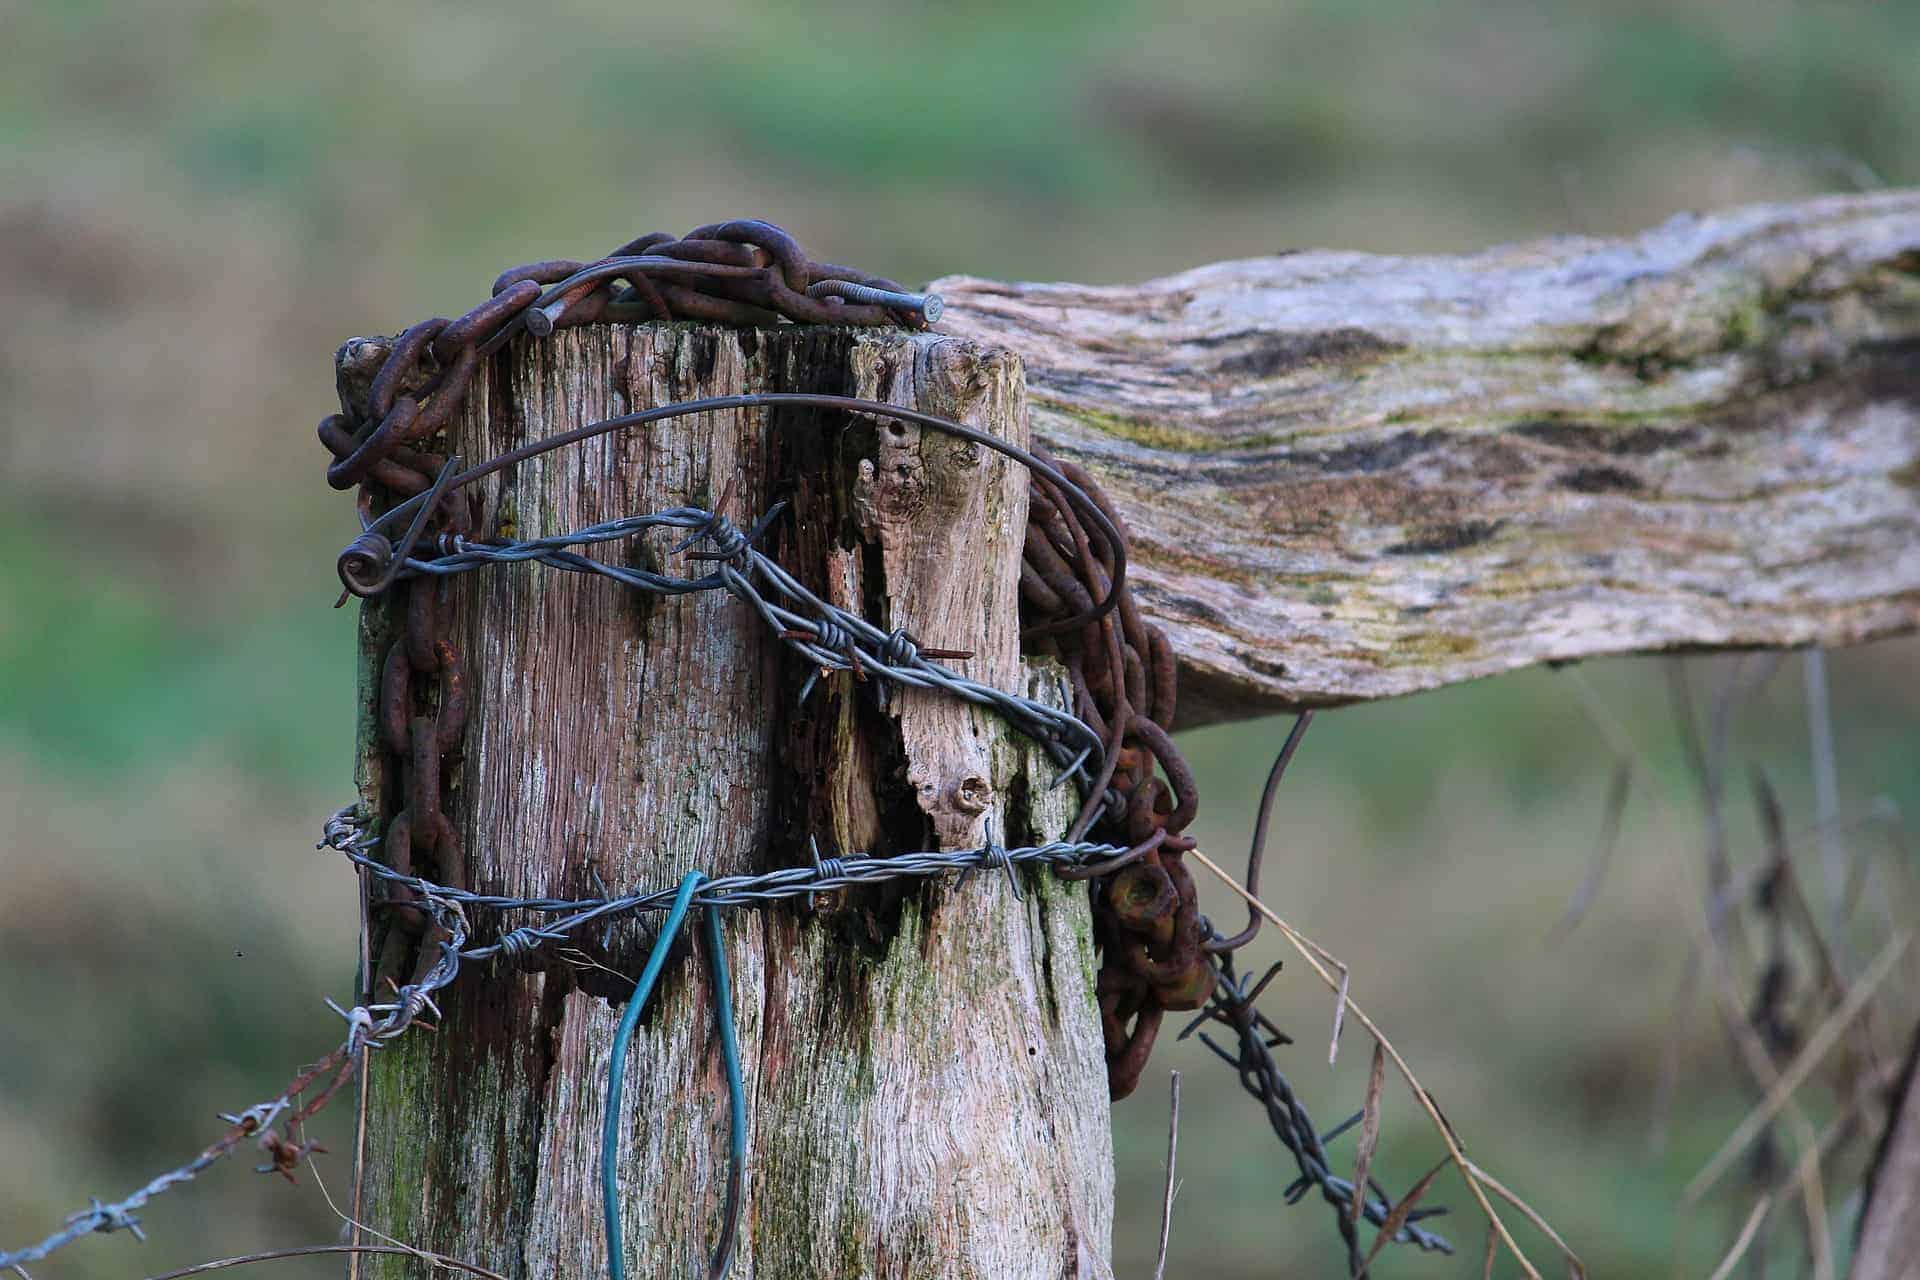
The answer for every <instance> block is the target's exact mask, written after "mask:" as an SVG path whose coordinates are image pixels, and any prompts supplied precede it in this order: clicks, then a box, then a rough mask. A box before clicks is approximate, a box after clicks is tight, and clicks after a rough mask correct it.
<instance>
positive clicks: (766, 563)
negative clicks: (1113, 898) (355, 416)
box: [398, 495, 1105, 785]
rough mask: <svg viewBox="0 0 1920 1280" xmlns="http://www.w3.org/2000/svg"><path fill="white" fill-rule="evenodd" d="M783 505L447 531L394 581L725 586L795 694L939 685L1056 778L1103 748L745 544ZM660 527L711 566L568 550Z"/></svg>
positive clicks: (1074, 771) (1037, 705)
mask: <svg viewBox="0 0 1920 1280" xmlns="http://www.w3.org/2000/svg"><path fill="white" fill-rule="evenodd" d="M724 496H725V495H723V497H724ZM715 505H716V507H718V506H722V505H724V503H716V504H715ZM784 509H785V504H784V503H782V504H776V505H775V506H774V507H773V508H772V509H771V510H769V511H768V512H767V513H766V514H765V515H763V516H761V517H760V519H759V520H757V521H755V522H754V524H753V526H752V527H751V529H750V530H749V531H748V532H745V533H742V532H741V531H740V530H739V529H738V528H737V527H735V525H734V523H733V521H732V520H730V519H728V518H727V516H726V515H725V514H724V513H722V512H720V511H717V510H716V511H707V510H704V509H702V508H700V507H674V508H669V509H668V510H665V511H657V512H653V513H651V514H647V515H639V516H628V517H626V518H624V519H620V520H612V521H607V522H605V523H602V524H596V525H589V526H587V527H586V528H583V529H580V530H577V531H575V532H572V533H564V534H557V535H553V536H551V537H545V538H534V539H526V540H516V539H501V540H497V541H491V542H477V541H473V540H470V539H467V538H464V537H460V536H458V535H449V536H448V537H447V538H446V539H445V545H446V549H447V554H446V555H444V556H439V557H435V558H430V559H429V558H416V557H409V558H407V560H406V561H405V562H404V568H402V569H401V571H400V573H399V574H398V580H400V581H405V580H406V579H407V578H408V577H417V576H426V575H431V576H436V577H446V576H450V575H453V574H459V573H467V572H471V571H472V570H475V569H480V568H485V567H488V566H491V565H501V564H517V563H521V562H524V561H528V560H533V561H538V562H539V563H541V564H544V565H546V566H548V567H549V568H553V569H559V570H562V571H565V572H570V573H585V574H595V575H599V576H601V577H605V578H609V579H611V580H613V581H615V582H618V583H620V584H621V585H623V586H626V587H630V588H632V589H633V590H636V591H640V592H643V593H647V594H655V595H676V596H677V595H690V594H693V593H695V592H700V591H713V590H724V591H727V592H728V593H730V594H732V595H733V596H734V597H736V598H737V599H739V600H742V601H744V602H745V603H746V604H747V605H749V606H750V607H751V608H752V609H753V611H754V612H755V613H756V614H758V615H759V617H760V619H761V621H763V622H764V623H766V625H767V627H768V628H769V629H770V630H771V631H773V632H774V634H775V635H776V636H778V637H779V638H780V639H781V640H782V641H783V642H784V643H785V644H786V645H787V646H788V647H789V648H791V649H793V650H794V651H795V652H796V653H798V654H800V655H801V656H802V657H804V658H805V659H806V660H807V661H808V662H809V663H810V664H811V665H812V666H813V667H814V669H815V674H814V676H811V677H809V679H808V680H807V682H806V684H804V685H803V686H802V687H801V691H800V697H801V700H802V701H805V699H806V697H807V695H808V694H810V693H811V692H812V690H813V688H814V685H815V683H816V681H817V678H818V673H819V672H821V671H850V672H853V673H854V674H855V675H857V676H859V677H861V678H867V677H872V678H875V679H878V680H881V681H885V682H891V683H894V684H899V685H905V686H908V687H911V688H917V689H937V690H939V691H941V692H943V693H947V694H950V695H952V696H954V697H956V698H960V699H962V700H964V701H967V702H971V703H973V704H975V705H976V706H983V707H988V708H990V709H992V710H993V711H996V712H998V713H999V715H1000V716H1001V717H1002V718H1004V719H1005V720H1006V721H1007V722H1008V723H1010V724H1011V725H1013V727H1014V728H1016V729H1017V730H1019V731H1020V732H1021V733H1023V734H1025V735H1026V736H1027V737H1028V738H1031V739H1032V740H1033V741H1035V742H1037V743H1039V744H1040V746H1041V747H1042V749H1043V750H1045V751H1046V752H1047V753H1048V755H1049V756H1050V757H1051V758H1052V759H1053V761H1054V763H1055V764H1058V765H1060V766H1062V769H1063V774H1062V777H1061V778H1060V779H1059V780H1058V782H1064V781H1066V780H1067V779H1068V778H1070V777H1074V776H1084V771H1083V766H1084V765H1085V763H1086V761H1087V760H1088V759H1089V758H1091V757H1092V756H1094V755H1095V754H1096V753H1098V752H1100V751H1102V750H1103V749H1104V745H1105V744H1104V743H1103V742H1102V741H1101V739H1100V735H1099V734H1097V733H1095V732H1094V731H1093V729H1092V728H1090V727H1089V726H1088V725H1087V724H1086V723H1085V722H1084V721H1082V720H1081V719H1079V718H1078V717H1077V716H1074V715H1073V714H1071V713H1070V712H1067V711H1064V710H1061V709H1060V708H1058V707H1053V706H1049V705H1047V704H1046V703H1044V702H1038V701H1036V700H1034V699H1032V698H1028V697H1023V696H1022V695H1020V694H1015V693H1008V692H1006V691H1005V690H1002V689H997V688H995V687H994V686H992V685H989V684H982V683H981V682H980V681H978V680H972V679H969V678H968V677H966V676H963V675H961V674H960V673H958V672H956V671H953V670H951V669H950V668H948V667H945V666H942V665H940V664H939V663H938V662H935V661H933V660H931V659H930V658H928V657H927V656H926V655H925V654H923V653H922V652H921V644H920V642H919V641H918V640H917V639H916V638H915V637H914V636H913V635H912V634H911V633H910V632H908V631H907V630H906V629H905V628H904V627H897V628H895V629H893V630H891V631H883V630H881V629H880V628H879V627H876V626H875V625H873V624H872V623H871V622H869V621H867V620H866V619H865V618H863V617H861V616H860V615H859V614H856V613H852V612H850V611H848V610H846V609H842V608H840V607H838V606H837V605H834V604H831V603H829V602H828V601H826V600H823V599H821V598H820V597H819V596H818V595H816V594H815V593H814V592H812V591H811V590H809V589H808V588H807V587H806V586H805V585H803V584H802V583H801V582H800V581H799V580H798V579H797V578H795V577H794V576H793V575H792V574H791V573H788V572H787V571H786V570H785V569H783V568H782V567H781V566H780V565H779V564H778V563H777V562H776V561H774V560H773V559H772V558H771V557H769V556H767V555H765V554H764V553H762V552H761V551H760V550H759V549H758V548H756V547H755V546H754V545H753V543H754V542H755V541H756V540H757V539H758V538H759V537H761V536H762V535H763V534H764V533H765V532H766V530H767V529H768V528H769V527H770V526H771V525H772V523H773V521H774V520H776V519H777V518H778V517H779V516H780V514H781V512H782V511H783V510H784ZM661 528H671V529H685V530H688V531H689V534H688V536H687V538H686V539H685V540H684V541H682V542H681V543H679V544H678V545H677V546H675V547H674V548H673V550H674V551H675V552H676V553H678V552H682V551H685V550H687V549H688V548H689V547H691V546H692V545H694V544H695V543H697V542H699V541H701V540H703V539H704V540H706V541H709V542H711V543H712V544H713V547H714V550H712V551H707V552H695V553H693V554H694V555H695V556H697V557H699V558H700V559H702V560H709V561H712V562H713V563H714V566H715V567H714V570H713V572H711V573H708V574H705V575H703V576H701V577H697V578H688V577H676V576H673V575H671V574H663V573H659V572H655V571H653V570H648V569H636V568H632V567H629V566H625V565H619V564H610V563H608V562H606V561H603V560H595V559H593V558H591V557H589V556H583V555H581V554H579V553H578V552H575V551H571V550H569V549H568V548H571V547H575V546H586V545H592V544H596V543H602V542H610V541H615V540H618V539H621V538H627V537H634V536H638V535H640V534H644V533H646V532H648V531H650V530H653V529H661ZM939 652H942V653H946V652H950V651H947V650H941V651H939ZM1056 785H1057V783H1056Z"/></svg>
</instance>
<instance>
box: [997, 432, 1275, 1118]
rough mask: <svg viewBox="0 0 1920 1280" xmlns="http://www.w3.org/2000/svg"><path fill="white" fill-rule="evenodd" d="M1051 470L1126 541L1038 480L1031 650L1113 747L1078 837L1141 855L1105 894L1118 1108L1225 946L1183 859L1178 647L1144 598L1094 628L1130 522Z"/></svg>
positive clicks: (1192, 797) (1101, 922)
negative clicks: (1062, 674)
mask: <svg viewBox="0 0 1920 1280" xmlns="http://www.w3.org/2000/svg"><path fill="white" fill-rule="evenodd" d="M1043 456H1044V455H1043ZM1046 460H1047V461H1048V462H1051V463H1052V464H1053V465H1054V467H1055V468H1056V469H1057V470H1058V471H1059V472H1060V473H1061V474H1062V475H1063V476H1065V477H1066V479H1067V480H1069V481H1070V482H1071V483H1072V484H1073V485H1074V486H1076V487H1077V488H1078V489H1080V490H1081V491H1082V492H1083V493H1084V494H1085V495H1086V497H1088V498H1090V499H1092V501H1093V502H1094V504H1095V505H1096V506H1097V507H1098V508H1099V509H1100V511H1101V512H1102V513H1104V514H1105V515H1106V517H1107V524H1108V525H1109V526H1110V527H1111V529H1112V531H1113V532H1112V534H1109V532H1108V530H1107V529H1103V528H1100V527H1098V526H1095V525H1092V524H1090V523H1089V522H1087V521H1085V520H1083V519H1082V517H1081V513H1080V511H1079V510H1078V509H1076V505H1075V504H1074V503H1071V502H1069V501H1067V498H1066V495H1065V493H1064V492H1062V491H1061V490H1060V489H1059V487H1058V486H1055V485H1053V484H1051V483H1048V482H1047V481H1046V480H1045V479H1043V478H1039V477H1036V479H1035V481H1034V485H1033V488H1032V491H1031V498H1030V506H1029V511H1028V521H1027V538H1026V546H1025V549H1024V553H1023V555H1022V559H1021V573H1020V594H1021V603H1022V605H1023V618H1024V620H1025V622H1026V624H1027V625H1026V631H1025V636H1026V640H1027V645H1028V648H1029V650H1030V651H1033V652H1038V653H1042V654H1047V655H1050V656H1053V657H1056V658H1058V659H1059V660H1060V661H1061V663H1062V665H1064V666H1065V667H1066V669H1067V674H1068V679H1069V681H1070V683H1071V686H1072V689H1073V697H1074V712H1075V714H1076V715H1078V716H1079V717H1080V718H1081V719H1082V720H1084V721H1085V722H1086V723H1087V724H1088V725H1089V726H1091V727H1092V728H1093V730H1094V732H1095V733H1096V734H1098V735H1099V736H1100V738H1101V739H1102V742H1103V743H1104V746H1105V752H1104V759H1103V760H1102V762H1101V768H1100V771H1099V773H1098V774H1097V775H1096V779H1095V783H1094V786H1093V793H1092V794H1093V800H1092V801H1091V802H1090V803H1089V804H1088V806H1087V808H1086V809H1085V810H1084V811H1083V812H1082V815H1081V818H1080V821H1079V822H1078V823H1076V824H1075V827H1074V829H1073V830H1072V831H1070V832H1069V833H1068V838H1069V839H1079V838H1081V837H1082V836H1083V835H1085V834H1086V831H1087V829H1088V827H1089V826H1090V825H1092V824H1094V823H1095V822H1098V824H1099V827H1100V830H1101V832H1102V834H1103V835H1105V836H1106V837H1107V838H1109V839H1111V840H1112V841H1113V842H1114V843H1116V844H1124V845H1127V846H1129V850H1130V851H1129V853H1128V855H1126V857H1125V858H1124V859H1116V860H1115V865H1114V866H1113V867H1112V868H1111V871H1110V872H1109V873H1108V874H1106V875H1104V876H1103V877H1101V878H1097V879H1096V880H1095V881H1094V888H1093V908H1094V930H1095V937H1096V939H1097V941H1098V942H1099V944H1100V950H1101V967H1100V976H1099V981H1098V986H1097V990H1098V993H1099V998H1100V1021H1101V1029H1102V1032H1103V1034H1104V1037H1105V1040H1106V1055H1107V1084H1108V1091H1109V1092H1110V1093H1111V1094H1112V1096H1113V1097H1114V1098H1116V1099H1118V1098H1124V1097H1126V1096H1127V1095H1128V1094H1130V1093H1132V1092H1133V1090H1134V1087H1135V1086H1136V1085H1137V1084H1138V1083H1139V1080H1140V1072H1141V1070H1142V1068H1144V1067H1145V1066H1146V1061H1147V1055H1148V1054H1149V1053H1150V1052H1151V1051H1152V1048H1153V1041H1154V1037H1155V1035H1156V1034H1157V1033H1158V1031H1159V1028H1160V1023H1161V1020H1162V1019H1163V1017H1164V1016H1165V1014H1166V1013H1167V1012H1168V1011H1170V1010H1193V1009H1198V1008H1200V1007H1201V1005H1203V1004H1204V1003H1206V1000H1207V996H1208V993H1209V992H1210V991H1212V989H1213V984H1214V974H1213V968H1212V965H1211V964H1210V962H1209V958H1210V956H1211V955H1212V954H1213V952H1214V951H1215V950H1217V949H1218V947H1217V945H1216V944H1217V942H1218V940H1217V939H1216V938H1214V937H1213V936H1212V935H1211V927H1210V926H1209V925H1208V924H1207V923H1206V920H1205V917H1203V916H1202V915H1201V914H1200V909H1199V902H1198V898H1197V895H1196V893H1195V889H1194V884H1193V877H1192V876H1191V875H1190V874H1189V873H1188V871H1187V869H1186V867H1185V866H1184V865H1183V862H1182V855H1183V854H1185V853H1186V852H1187V851H1188V850H1190V849H1192V848H1193V840H1192V839H1191V838H1190V837H1189V836H1187V835H1186V834H1185V832H1186V829H1187V826H1188V824H1189V823H1191V822H1192V821H1193V817H1194V814H1195V813H1196V812H1197V811H1198V808H1199V792H1198V788H1197V787H1196V786H1195V783H1194V778H1193V772H1192V770H1190V769H1189V768H1188V767H1187V763H1186V760H1185V758H1184V757H1182V755H1181V754H1180V751H1179V749H1178V748H1177V747H1175V746H1174V745H1173V739H1172V738H1171V736H1170V735H1169V734H1168V733H1167V731H1166V726H1167V725H1170V724H1171V723H1173V716H1174V711H1175V706H1176V698H1177V681H1176V678H1175V672H1174V664H1173V650H1172V647H1171V646H1170V645H1169V644H1168V643H1167V640H1166V637H1165V636H1164V635H1163V634H1162V633H1161V632H1160V629H1159V628H1158V627H1155V626H1153V625H1152V624H1151V623H1149V622H1147V621H1146V619H1145V618H1144V617H1143V616H1142V615H1141V613H1140V610H1139V607H1138V605H1137V604H1136V603H1135V601H1134V599H1133V593H1132V592H1131V591H1127V590H1122V591H1121V592H1120V595H1119V601H1118V607H1117V608H1116V609H1115V610H1113V611H1112V612H1110V613H1108V614H1106V615H1105V616H1103V617H1099V618H1096V619H1094V620H1092V621H1087V620H1086V618H1087V614H1088V611H1089V610H1090V608H1091V606H1092V603H1093V602H1094V601H1095V600H1099V599H1102V598H1104V597H1105V596H1106V595H1107V593H1108V590H1109V588H1110V586H1111V584H1112V579H1113V572H1114V568H1115V566H1116V565H1118V564H1122V563H1124V562H1125V552H1126V547H1125V542H1126V537H1127V534H1126V525H1125V522H1124V521H1122V520H1121V518H1120V514H1119V512H1118V511H1117V510H1115V509H1114V507H1113V504H1112V503H1111V502H1109V501H1108V500H1107V497H1106V495H1105V494H1104V493H1103V492H1102V491H1101V489H1100V486H1099V485H1098V484H1097V483H1096V482H1095V481H1094V479H1093V477H1092V476H1091V475H1089V474H1088V473H1087V472H1086V470H1085V469H1084V468H1082V467H1080V466H1078V465H1077V464H1075V463H1072V462H1066V461H1056V460H1054V459H1051V458H1048V459H1046ZM1116 535H1117V538H1118V542H1115V541H1114V536H1116ZM1255 878H1256V879H1257V872H1256V873H1255ZM1251 936H1252V935H1251V933H1248V934H1247V935H1246V936H1245V937H1242V938H1239V939H1237V940H1233V945H1235V946H1237V945H1240V944H1241V943H1242V942H1245V941H1246V940H1248V939H1249V938H1251ZM1228 949H1231V948H1228Z"/></svg>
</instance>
